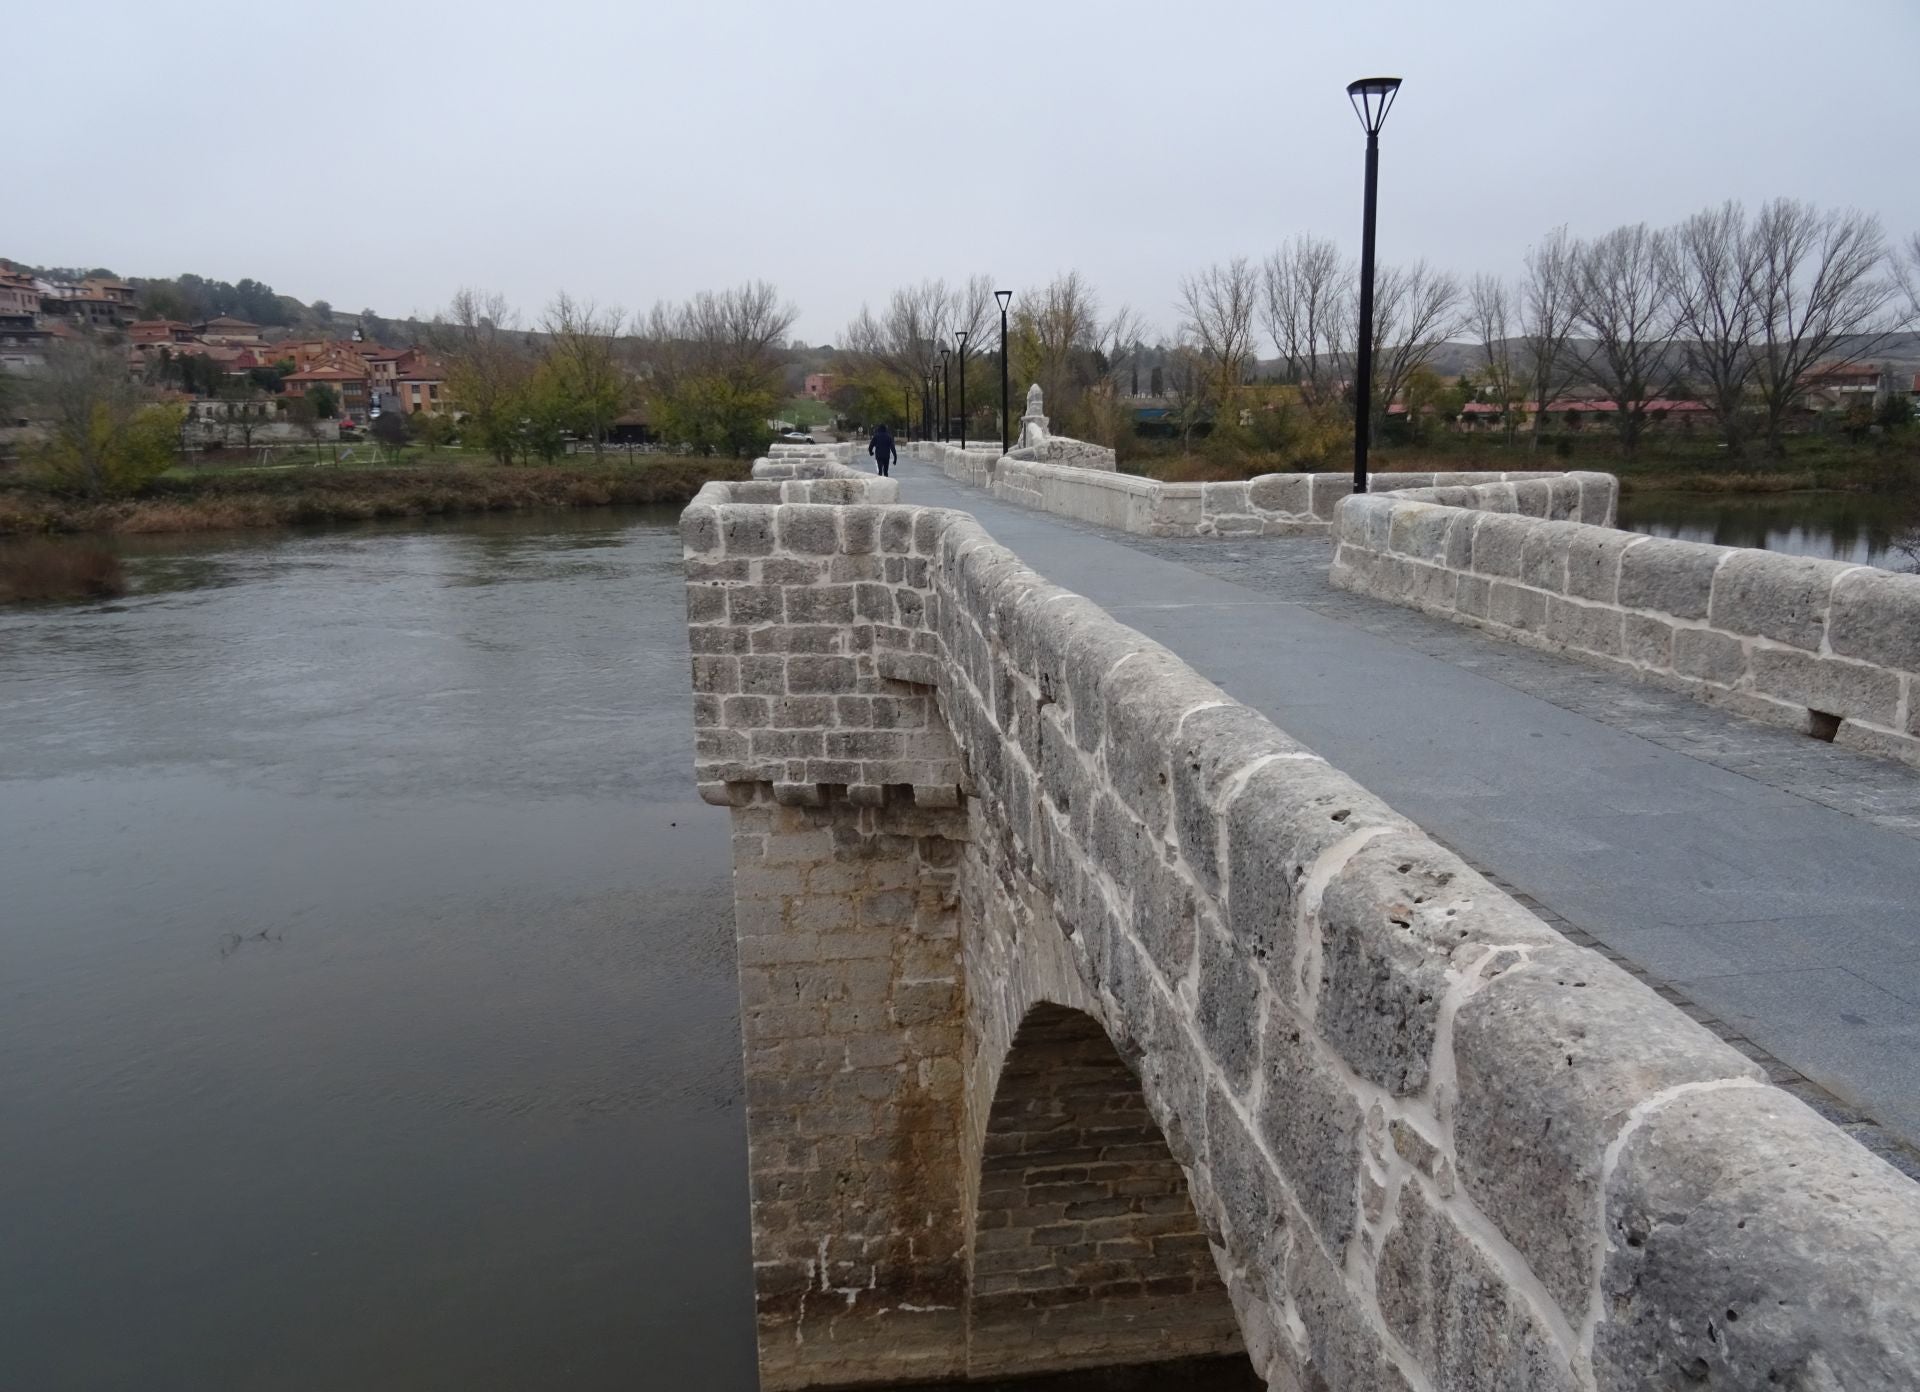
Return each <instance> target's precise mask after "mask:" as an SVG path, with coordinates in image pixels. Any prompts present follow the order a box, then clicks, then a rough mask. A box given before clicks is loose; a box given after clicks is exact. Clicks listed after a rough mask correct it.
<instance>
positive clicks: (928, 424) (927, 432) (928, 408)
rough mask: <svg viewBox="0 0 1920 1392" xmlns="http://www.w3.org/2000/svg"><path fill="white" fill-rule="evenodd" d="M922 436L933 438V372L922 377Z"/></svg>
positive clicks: (922, 437)
mask: <svg viewBox="0 0 1920 1392" xmlns="http://www.w3.org/2000/svg"><path fill="white" fill-rule="evenodd" d="M920 438H921V439H923V440H931V439H932V438H933V373H931V372H929V373H927V375H926V376H924V377H922V378H921V379H920Z"/></svg>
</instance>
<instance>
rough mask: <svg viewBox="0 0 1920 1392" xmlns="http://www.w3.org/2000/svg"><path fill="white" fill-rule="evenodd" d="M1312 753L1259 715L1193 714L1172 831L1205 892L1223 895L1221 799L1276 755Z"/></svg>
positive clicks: (1176, 778) (1246, 710)
mask: <svg viewBox="0 0 1920 1392" xmlns="http://www.w3.org/2000/svg"><path fill="white" fill-rule="evenodd" d="M1306 752H1307V751H1305V750H1304V749H1302V748H1301V746H1300V745H1299V744H1297V743H1296V742H1294V741H1293V740H1291V739H1288V738H1287V737H1286V736H1285V735H1283V734H1281V733H1280V731H1279V730H1277V729H1275V728H1274V725H1273V722H1272V721H1270V720H1268V719H1267V718H1266V716H1264V715H1262V714H1261V713H1260V712H1259V711H1256V710H1253V709H1252V708H1250V707H1248V706H1242V705H1238V704H1233V705H1225V706H1214V707H1210V708H1208V709H1206V710H1199V711H1195V712H1193V713H1192V714H1191V715H1189V716H1187V718H1186V719H1185V720H1184V721H1183V722H1182V723H1181V725H1180V738H1179V742H1178V744H1177V745H1176V746H1175V749H1174V755H1173V759H1172V761H1171V766H1172V770H1173V829H1174V836H1175V839H1176V841H1177V842H1178V844H1179V847H1180V854H1181V856H1182V857H1183V858H1184V859H1185V861H1186V863H1187V866H1188V868H1189V869H1190V870H1192V872H1193V874H1194V877H1195V878H1196V879H1197V880H1198V881H1199V883H1200V888H1201V889H1202V890H1203V891H1204V892H1205V893H1207V894H1209V895H1215V896H1217V895H1218V894H1219V893H1220V864H1219V841H1220V836H1221V832H1222V830H1223V829H1224V825H1225V815H1224V808H1223V807H1221V806H1220V798H1221V796H1222V794H1223V793H1224V792H1225V790H1226V786H1227V784H1228V783H1229V782H1230V781H1231V780H1232V779H1233V778H1234V777H1235V776H1236V775H1237V774H1239V773H1240V771H1241V770H1243V769H1245V768H1247V767H1248V766H1249V765H1251V764H1253V763H1255V762H1257V761H1258V760H1261V759H1266V758H1270V757H1272V756H1274V755H1279V754H1286V755H1290V756H1291V755H1299V754H1304V753H1306Z"/></svg>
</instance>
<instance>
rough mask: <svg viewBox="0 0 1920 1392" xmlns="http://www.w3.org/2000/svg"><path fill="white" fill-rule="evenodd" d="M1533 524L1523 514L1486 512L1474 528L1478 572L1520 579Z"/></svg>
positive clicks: (1476, 571) (1474, 550)
mask: <svg viewBox="0 0 1920 1392" xmlns="http://www.w3.org/2000/svg"><path fill="white" fill-rule="evenodd" d="M1532 531H1533V527H1532V524H1531V523H1529V522H1527V521H1526V520H1525V519H1523V518H1520V517H1503V516H1495V515H1487V516H1483V517H1481V519H1480V525H1479V526H1477V527H1476V528H1474V532H1473V569H1474V573H1475V574H1477V575H1487V576H1494V577H1498V578H1502V579H1508V580H1512V579H1517V578H1518V577H1519V575H1520V558H1521V553H1522V552H1523V551H1524V550H1525V548H1526V544H1527V537H1528V536H1529V535H1531V534H1532Z"/></svg>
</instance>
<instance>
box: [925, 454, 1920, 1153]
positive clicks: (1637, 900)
mask: <svg viewBox="0 0 1920 1392" xmlns="http://www.w3.org/2000/svg"><path fill="white" fill-rule="evenodd" d="M895 475H896V476H897V477H899V478H900V480H901V495H902V499H903V501H907V502H912V503H918V504H922V505H933V506H941V507H954V508H960V509H963V510H965V511H968V512H971V513H972V514H974V515H975V516H976V517H978V518H979V520H980V522H981V524H982V525H983V526H985V527H986V528H987V529H988V530H989V531H990V532H991V533H992V534H993V536H994V537H995V538H996V539H997V540H999V541H1000V542H1001V543H1002V544H1004V545H1006V546H1008V547H1010V548H1011V549H1012V550H1014V551H1015V552H1017V553H1018V554H1019V555H1020V556H1021V557H1022V559H1024V560H1025V561H1027V562H1028V563H1029V564H1030V565H1032V566H1033V567H1034V568H1035V569H1036V570H1038V571H1040V572H1041V573H1043V574H1044V575H1046V576H1047V577H1048V578H1049V579H1051V580H1053V581H1054V582H1055V583H1057V584H1060V585H1064V586H1066V587H1067V588H1069V589H1072V590H1076V591H1078V592H1080V593H1082V594H1084V595H1086V596H1087V597H1088V598H1090V599H1093V600H1095V601H1096V602H1098V603H1099V604H1101V605H1103V606H1104V607H1105V608H1106V609H1107V610H1108V611H1109V612H1111V613H1112V614H1114V615H1115V616H1116V617H1118V618H1119V619H1120V620H1121V621H1122V622H1124V623H1127V624H1130V625H1131V626H1133V627H1134V628H1137V629H1139V630H1140V631H1141V632H1143V633H1145V634H1147V635H1148V636H1150V637H1152V638H1154V639H1155V640H1156V641H1158V642H1161V643H1164V644H1165V645H1166V646H1167V647H1169V648H1171V649H1172V650H1173V651H1175V652H1177V653H1178V654H1180V656H1181V657H1183V658H1185V659H1186V660H1187V661H1188V662H1189V663H1191V664H1192V665H1193V666H1194V667H1195V668H1197V669H1198V670H1199V671H1200V672H1202V673H1203V674H1205V675H1206V676H1207V677H1208V678H1209V679H1211V680H1212V681H1214V682H1216V683H1217V684H1219V685H1220V686H1221V687H1223V688H1225V689H1226V690H1227V691H1229V692H1231V693H1232V694H1233V695H1234V696H1236V697H1237V698H1239V699H1240V700H1242V701H1245V702H1246V703H1248V704H1249V705H1252V706H1255V707H1257V708H1258V709H1260V710H1262V711H1264V712H1266V713H1267V715H1269V716H1270V717H1271V718H1272V719H1273V720H1274V722H1275V723H1276V724H1278V725H1279V726H1280V727H1281V728H1282V729H1284V730H1286V731H1287V732H1288V733H1289V734H1291V735H1294V736H1295V737H1297V738H1299V739H1301V740H1304V741H1306V742H1307V743H1308V744H1310V745H1311V746H1312V747H1313V748H1315V749H1316V750H1318V751H1319V752H1320V753H1321V754H1323V755H1325V756H1326V758H1327V759H1328V760H1330V761H1331V762H1332V763H1333V764H1334V765H1336V766H1337V767H1339V768H1340V769H1342V770H1344V771H1345V772H1347V773H1349V774H1351V775H1352V776H1354V777H1355V778H1357V779H1359V780H1360V781H1361V782H1362V783H1364V784H1365V785H1367V786H1368V787H1369V788H1371V789H1372V790H1373V791H1375V792H1376V793H1378V794H1379V795H1380V796H1382V797H1384V798H1385V799H1387V801H1389V802H1390V803H1392V804H1393V805H1394V806H1395V807H1397V808H1398V809H1399V810H1400V811H1402V812H1404V813H1405V814H1407V815H1408V816H1410V817H1412V818H1413V819H1415V820H1416V821H1418V822H1419V823H1420V824H1421V825H1422V826H1423V827H1425V828H1426V830H1427V831H1428V832H1429V833H1430V834H1432V835H1433V836H1435V837H1436V838H1438V839H1440V840H1442V841H1445V842H1446V843H1448V844H1449V845H1451V846H1452V847H1453V848H1454V850H1455V851H1457V852H1458V853H1459V854H1461V855H1462V856H1464V857H1465V858H1467V859H1468V860H1470V861H1472V862H1473V863H1474V864H1476V865H1477V866H1479V867H1480V868H1482V869H1483V870H1484V871H1486V872H1488V873H1489V874H1490V875H1492V876H1494V877H1495V878H1497V879H1498V880H1499V881H1501V882H1502V883H1504V884H1506V885H1508V886H1509V887H1511V888H1512V889H1514V891H1515V892H1516V893H1517V894H1519V895H1520V896H1521V897H1522V899H1523V900H1525V901H1530V902H1531V903H1532V904H1533V906H1534V907H1535V908H1536V909H1537V910H1539V911H1540V912H1541V913H1542V915H1543V916H1544V917H1546V918H1548V919H1549V920H1550V921H1554V922H1556V924H1557V925H1558V926H1560V927H1561V928H1562V929H1563V931H1569V932H1570V933H1571V934H1572V935H1573V936H1574V937H1575V938H1576V939H1577V940H1580V941H1587V942H1590V943H1592V944H1593V945H1596V946H1599V947H1600V948H1601V949H1602V950H1603V951H1608V952H1609V955H1612V956H1615V957H1617V958H1620V959H1624V961H1625V962H1626V963H1627V964H1629V965H1631V966H1633V967H1637V968H1638V969H1640V970H1641V973H1642V974H1643V975H1645V976H1647V977H1648V978H1649V979H1651V980H1653V981H1654V982H1655V983H1656V984H1662V985H1663V987H1664V988H1665V990H1666V993H1667V994H1669V995H1671V996H1673V997H1674V998H1676V999H1679V1000H1682V1001H1683V1003H1685V1004H1686V1006H1687V1008H1688V1009H1689V1010H1690V1011H1691V1012H1692V1013H1694V1014H1695V1015H1696V1016H1697V1017H1699V1018H1702V1019H1705V1020H1706V1021H1707V1022H1708V1023H1709V1024H1710V1025H1712V1026H1713V1027H1714V1028H1716V1029H1719V1030H1720V1031H1721V1032H1722V1033H1724V1034H1726V1035H1727V1036H1728V1037H1730V1038H1733V1039H1734V1040H1735V1042H1736V1043H1738V1044H1742V1046H1743V1047H1745V1048H1747V1050H1748V1051H1749V1052H1752V1053H1754V1054H1755V1055H1756V1056H1757V1057H1761V1058H1762V1060H1763V1061H1764V1062H1766V1063H1767V1065H1768V1067H1769V1068H1770V1069H1772V1070H1773V1071H1774V1073H1775V1076H1776V1081H1780V1082H1782V1083H1783V1084H1785V1085H1787V1086H1790V1087H1793V1088H1794V1089H1795V1090H1796V1091H1800V1092H1802V1095H1803V1096H1806V1097H1807V1100H1809V1101H1810V1102H1813V1103H1814V1105H1816V1106H1817V1107H1821V1108H1822V1109H1823V1110H1826V1111H1827V1112H1828V1113H1829V1114H1830V1115H1833V1116H1834V1117H1835V1119H1836V1120H1839V1121H1842V1122H1843V1123H1852V1125H1851V1126H1850V1129H1852V1130H1853V1131H1854V1132H1855V1134H1856V1135H1858V1136H1859V1137H1860V1138H1861V1139H1862V1140H1863V1141H1864V1142H1866V1143H1867V1144H1869V1145H1872V1146H1874V1147H1875V1148H1876V1149H1883V1150H1885V1151H1886V1152H1887V1153H1888V1154H1889V1158H1890V1159H1894V1160H1895V1163H1898V1164H1901V1165H1902V1168H1905V1169H1907V1170H1908V1172H1909V1173H1915V1174H1916V1177H1920V1166H1916V1164H1915V1159H1916V1156H1915V1154H1914V1153H1913V1152H1908V1153H1906V1154H1901V1153H1900V1147H1898V1146H1890V1145H1887V1144H1886V1142H1887V1137H1886V1136H1885V1135H1884V1134H1882V1133H1880V1132H1879V1131H1878V1130H1877V1129H1876V1128H1875V1127H1873V1126H1872V1125H1871V1124H1869V1123H1868V1122H1867V1121H1866V1120H1865V1118H1871V1119H1872V1120H1873V1121H1877V1122H1878V1123H1880V1125H1881V1126H1883V1127H1884V1128H1886V1131H1888V1132H1891V1133H1892V1134H1893V1136H1895V1137H1898V1138H1899V1139H1900V1140H1903V1141H1904V1142H1906V1144H1907V1145H1908V1146H1910V1147H1915V1148H1920V772H1916V771H1915V770H1912V769H1909V768H1906V767H1904V766H1901V765H1897V764H1893V763H1890V762H1886V761H1881V760H1877V759H1870V758H1865V757H1862V756H1859V755H1855V754H1851V753H1849V752H1847V751H1845V750H1841V749H1836V748H1834V747H1832V746H1831V745H1826V744H1821V743H1819V742H1817V741H1814V740H1810V739H1807V738H1806V737H1804V736H1798V735H1794V734H1791V733H1787V732H1783V731H1779V730H1775V729H1771V728H1768V727H1764V726H1760V725H1756V724H1753V723H1750V722H1747V721H1743V720H1740V719H1738V718H1736V717H1733V716H1730V715H1726V714H1724V713H1722V712H1719V711H1716V710H1712V709H1709V708H1706V707H1703V706H1700V705H1697V704H1696V703H1694V702H1692V701H1689V700H1687V699H1686V698H1684V697H1680V696H1676V695H1672V694H1669V693H1666V692H1662V691H1659V690H1657V689H1655V688H1651V687H1648V686H1644V685H1641V684H1639V683H1637V682H1634V681H1632V680H1629V679H1627V678H1624V677H1617V676H1614V675H1612V674H1609V673H1606V672H1602V671H1598V670H1596V669H1593V668H1589V667H1585V666H1582V665H1580V664H1577V663H1573V662H1570V661H1566V660H1562V659H1559V658H1555V657H1551V656H1548V655H1545V654H1541V653H1535V652H1532V651H1529V650H1526V649H1521V648H1516V647H1514V646H1512V645H1510V644H1507V643H1502V642H1499V641H1497V640H1494V639H1491V638H1487V637H1484V636H1482V635H1480V634H1478V633H1476V632H1473V631H1472V630H1470V629H1466V628H1463V627H1460V626H1457V625H1454V624H1450V623H1447V622H1445V621H1444V620H1440V619H1434V618H1430V617H1428V616H1426V615H1422V614H1418V613H1415V612H1413V611H1410V610H1405V609H1401V608H1399V607H1397V606H1394V605H1389V604H1385V603H1382V602H1380V601H1376V600H1372V599H1367V598H1362V597H1360V596H1355V595H1349V594H1346V593H1344V592H1342V591H1337V590H1334V589H1333V588H1332V587H1331V586H1330V585H1328V583H1327V580H1326V571H1327V545H1326V543H1325V542H1324V541H1321V540H1319V539H1314V538H1308V539H1298V540H1295V539H1279V538H1268V539H1250V540H1248V541H1244V542H1234V541H1163V540H1155V539H1150V538H1144V537H1133V536H1127V535H1124V534H1121V533H1117V532H1111V531H1107V530H1104V529H1101V528H1096V527H1091V526H1087V525H1083V524H1079V523H1074V522H1069V521H1065V520H1063V519H1060V518H1057V517H1053V516H1049V515H1046V514H1042V513H1036V512H1031V511H1028V510H1025V509H1022V508H1017V507H1013V506H1009V505H1007V504H1004V503H1000V502H996V501H994V500H992V499H990V498H988V497H986V496H985V495H983V494H982V493H980V492H979V491H978V490H976V489H972V488H968V487H964V486H962V485H960V484H957V483H954V482H952V481H950V480H948V479H947V478H945V477H944V476H942V475H941V474H940V473H939V472H938V471H937V470H936V469H935V468H934V467H933V466H932V465H930V464H926V463H922V462H918V461H911V460H903V461H901V464H900V465H899V466H897V467H896V469H895ZM1583 935H1591V936H1590V937H1587V936H1583ZM1746 1041H1750V1044H1748V1043H1747V1042H1746ZM1756 1045H1757V1046H1758V1047H1757V1048H1754V1047H1752V1046H1756ZM1768 1056H1771V1057H1768ZM1807 1079H1810V1080H1812V1081H1813V1083H1815V1084H1817V1085H1818V1087H1819V1088H1824V1089H1825V1090H1826V1091H1827V1092H1829V1093H1830V1094H1832V1096H1831V1097H1829V1098H1824V1099H1823V1098H1820V1097H1819V1096H1818V1095H1817V1089H1813V1088H1807V1087H1806V1086H1805V1080H1807ZM1835 1099H1838V1102H1839V1105H1838V1106H1836V1105H1835ZM1849 1104H1850V1106H1851V1108H1857V1109H1858V1113H1864V1114H1865V1118H1863V1117H1861V1116H1860V1115H1858V1114H1850V1110H1849Z"/></svg>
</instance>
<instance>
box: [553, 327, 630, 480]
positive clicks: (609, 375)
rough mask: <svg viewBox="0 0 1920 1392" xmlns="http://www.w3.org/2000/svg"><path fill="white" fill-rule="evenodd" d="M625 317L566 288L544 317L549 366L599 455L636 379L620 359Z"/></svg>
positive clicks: (577, 423) (575, 422) (573, 415)
mask: <svg viewBox="0 0 1920 1392" xmlns="http://www.w3.org/2000/svg"><path fill="white" fill-rule="evenodd" d="M626 318H627V316H626V313H625V311H624V310H621V309H617V308H608V309H601V308H600V307H599V306H598V305H596V304H594V302H593V301H592V300H577V299H575V298H574V297H573V296H571V295H569V294H568V293H567V292H566V291H564V290H562V291H561V292H560V293H559V294H558V295H556V296H555V297H554V300H553V303H552V304H550V305H548V306H547V311H546V314H545V315H544V316H543V317H542V318H541V321H540V328H541V331H542V332H543V333H545V334H546V335H547V342H546V354H547V364H546V365H547V368H548V370H549V371H550V372H552V373H553V374H554V376H555V378H556V379H557V380H556V386H557V387H558V388H559V392H560V396H561V398H562V400H563V401H564V402H565V407H566V413H567V415H568V416H569V417H570V418H571V423H572V426H573V428H574V429H575V430H577V431H578V432H579V433H580V434H582V435H585V436H586V437H587V438H588V439H589V440H591V441H592V442H593V452H594V453H595V454H598V453H600V446H601V443H602V442H603V441H604V440H605V439H606V436H607V433H608V432H609V431H610V430H611V429H612V428H613V422H614V420H615V419H616V418H617V417H618V416H619V414H620V413H621V412H622V411H623V410H625V409H626V405H627V401H628V399H629V398H630V397H631V395H632V377H631V375H630V374H629V372H628V370H627V366H626V364H625V363H624V362H622V361H621V342H620V333H621V329H622V328H623V327H624V325H625V324H626Z"/></svg>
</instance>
